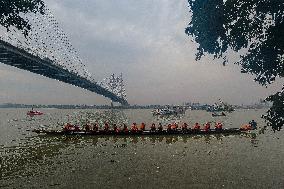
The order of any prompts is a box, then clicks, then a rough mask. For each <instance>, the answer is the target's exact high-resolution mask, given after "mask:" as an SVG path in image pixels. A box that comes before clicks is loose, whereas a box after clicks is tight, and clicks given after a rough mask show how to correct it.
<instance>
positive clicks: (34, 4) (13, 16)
mask: <svg viewBox="0 0 284 189" xmlns="http://www.w3.org/2000/svg"><path fill="white" fill-rule="evenodd" d="M37 12H39V13H41V14H44V2H43V1H42V0H0V15H1V17H0V24H1V25H2V26H4V27H5V28H7V30H8V31H9V29H10V27H11V26H14V27H16V28H17V29H18V30H20V31H22V33H23V34H24V35H25V36H27V35H28V32H29V30H30V29H31V26H30V24H29V22H28V21H27V20H26V19H24V18H22V17H21V13H24V14H25V13H37Z"/></svg>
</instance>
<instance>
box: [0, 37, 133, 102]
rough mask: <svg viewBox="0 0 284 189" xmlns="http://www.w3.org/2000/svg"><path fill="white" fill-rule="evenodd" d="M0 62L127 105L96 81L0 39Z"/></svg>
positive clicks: (123, 99)
mask: <svg viewBox="0 0 284 189" xmlns="http://www.w3.org/2000/svg"><path fill="white" fill-rule="evenodd" d="M0 62H1V63H4V64H6V65H10V66H14V67H17V68H19V69H23V70H27V71H30V72H32V73H36V74H39V75H43V76H45V77H48V78H52V79H56V80H58V81H62V82H64V83H68V84H71V85H74V86H77V87H80V88H83V89H86V90H89V91H91V92H95V93H97V94H99V95H103V96H105V97H107V98H109V99H111V100H112V101H114V102H119V103H121V104H122V105H128V102H127V100H126V99H125V98H124V97H122V96H118V95H117V94H115V93H114V92H112V91H111V90H108V89H106V88H104V87H102V86H101V85H99V84H98V83H96V82H93V81H90V80H88V79H86V78H84V77H82V76H80V75H79V74H77V73H75V72H73V71H70V70H68V69H66V68H64V67H63V66H62V65H60V64H56V63H55V62H54V61H52V60H51V59H49V58H41V57H39V56H36V55H33V54H31V53H29V52H27V51H25V50H24V49H21V48H19V47H15V46H13V45H11V44H10V43H8V42H5V41H3V40H0Z"/></svg>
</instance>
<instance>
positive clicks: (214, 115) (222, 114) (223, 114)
mask: <svg viewBox="0 0 284 189" xmlns="http://www.w3.org/2000/svg"><path fill="white" fill-rule="evenodd" d="M217 116H226V114H225V113H224V112H222V113H221V114H217V113H215V112H214V113H212V117H217Z"/></svg>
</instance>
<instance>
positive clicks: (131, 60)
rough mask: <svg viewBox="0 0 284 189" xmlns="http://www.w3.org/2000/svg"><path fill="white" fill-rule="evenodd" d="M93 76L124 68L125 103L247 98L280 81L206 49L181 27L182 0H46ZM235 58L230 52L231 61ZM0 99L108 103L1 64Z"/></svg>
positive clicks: (185, 11)
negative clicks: (258, 78)
mask: <svg viewBox="0 0 284 189" xmlns="http://www.w3.org/2000/svg"><path fill="white" fill-rule="evenodd" d="M45 2H46V4H47V6H48V8H49V9H50V10H51V11H52V13H53V14H54V16H55V17H56V19H57V20H58V22H59V23H60V26H61V27H62V29H63V30H64V31H65V33H66V34H67V36H69V39H70V41H71V43H72V44H73V46H74V47H75V49H77V52H78V54H79V56H80V57H81V59H82V60H83V62H84V63H85V65H86V67H87V69H88V70H89V72H91V73H92V74H94V77H95V78H96V80H97V81H100V80H102V79H103V78H106V77H108V76H110V75H111V74H112V73H115V74H120V73H123V76H124V80H125V85H126V92H127V98H128V101H129V103H130V104H182V103H183V102H189V101H191V102H201V103H211V104H212V103H214V102H216V101H217V100H218V99H219V98H220V99H222V100H223V101H226V102H228V103H231V104H252V103H256V102H258V100H259V99H260V98H265V97H266V96H268V95H270V94H273V93H275V92H276V91H279V90H280V89H281V86H282V84H283V80H282V81H280V80H279V79H278V80H277V81H276V82H275V83H274V84H272V85H270V86H268V88H265V87H263V86H261V85H259V84H258V83H256V82H254V81H253V78H254V77H253V76H252V75H249V74H242V73H240V67H238V66H237V65H234V64H232V63H230V64H229V65H227V66H222V59H221V60H213V57H212V56H210V55H207V56H205V57H204V58H202V59H201V60H200V61H196V60H195V53H196V52H197V50H196V49H197V47H198V44H196V43H195V42H193V40H192V38H190V37H188V36H187V35H186V34H185V32H184V30H185V28H186V26H187V24H188V23H189V21H190V13H189V10H188V7H187V1H186V0H179V1H172V0H144V1H135V0H120V1H117V0H60V1H59V0H45ZM236 60H238V56H237V54H234V53H233V52H230V55H229V61H230V62H234V61H236ZM0 88H1V90H0V103H6V102H12V103H26V104H109V100H108V99H106V98H104V97H101V96H99V95H96V94H94V93H92V92H89V91H86V90H84V89H80V88H78V87H74V86H70V85H68V84H64V83H62V82H59V81H55V80H52V79H48V78H45V77H43V76H39V75H36V74H33V73H30V72H27V71H23V70H19V69H16V68H13V67H9V66H6V65H4V64H0Z"/></svg>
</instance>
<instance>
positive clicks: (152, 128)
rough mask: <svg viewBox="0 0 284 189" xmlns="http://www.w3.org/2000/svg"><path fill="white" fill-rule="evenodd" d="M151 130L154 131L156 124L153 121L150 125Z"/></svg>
mask: <svg viewBox="0 0 284 189" xmlns="http://www.w3.org/2000/svg"><path fill="white" fill-rule="evenodd" d="M150 130H151V131H156V125H155V123H152V125H151V127H150Z"/></svg>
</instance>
